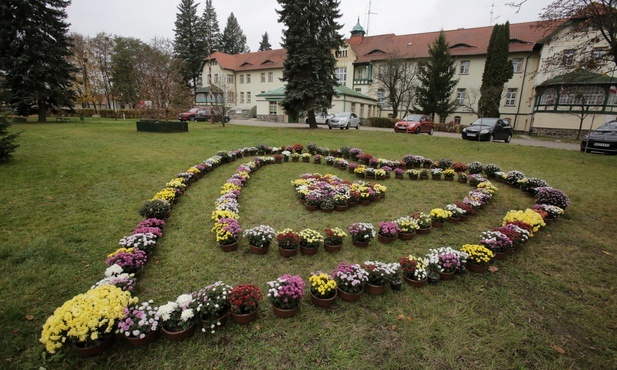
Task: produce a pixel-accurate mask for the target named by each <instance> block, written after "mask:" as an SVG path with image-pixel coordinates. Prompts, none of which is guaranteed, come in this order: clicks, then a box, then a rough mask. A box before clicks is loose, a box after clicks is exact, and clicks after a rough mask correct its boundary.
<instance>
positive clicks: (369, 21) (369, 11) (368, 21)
mask: <svg viewBox="0 0 617 370" xmlns="http://www.w3.org/2000/svg"><path fill="white" fill-rule="evenodd" d="M371 3H372V1H371V0H369V1H368V12H366V35H367V36H368V35H369V33H368V29H369V25H370V24H371V14H375V15H377V13H372V12H371Z"/></svg>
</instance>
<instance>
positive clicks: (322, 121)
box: [304, 112, 334, 125]
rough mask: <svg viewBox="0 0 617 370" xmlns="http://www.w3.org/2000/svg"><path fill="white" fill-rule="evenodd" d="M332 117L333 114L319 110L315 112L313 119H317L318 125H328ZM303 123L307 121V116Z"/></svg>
mask: <svg viewBox="0 0 617 370" xmlns="http://www.w3.org/2000/svg"><path fill="white" fill-rule="evenodd" d="M332 117H334V114H331V113H326V112H320V113H317V114H315V121H317V124H318V125H329V124H330V119H331V118H332ZM304 123H308V117H306V118H305V119H304Z"/></svg>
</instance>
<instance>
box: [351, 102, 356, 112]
mask: <svg viewBox="0 0 617 370" xmlns="http://www.w3.org/2000/svg"><path fill="white" fill-rule="evenodd" d="M355 112H356V103H351V113H355Z"/></svg>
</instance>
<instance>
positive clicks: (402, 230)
mask: <svg viewBox="0 0 617 370" xmlns="http://www.w3.org/2000/svg"><path fill="white" fill-rule="evenodd" d="M394 223H395V224H396V226H398V228H399V231H398V233H397V235H398V238H399V239H401V240H412V239H413V237H414V235H415V232H416V230H418V229H419V228H420V226H418V220H416V219H415V218H413V217H411V216H403V217H399V218H397V219H396V220H394Z"/></svg>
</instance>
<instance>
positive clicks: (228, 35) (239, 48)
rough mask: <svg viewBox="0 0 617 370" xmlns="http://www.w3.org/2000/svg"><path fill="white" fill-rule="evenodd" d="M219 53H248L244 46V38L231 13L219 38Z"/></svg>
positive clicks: (246, 47) (247, 48)
mask: <svg viewBox="0 0 617 370" xmlns="http://www.w3.org/2000/svg"><path fill="white" fill-rule="evenodd" d="M221 51H222V52H224V53H227V54H242V53H248V52H249V51H250V49H249V47H248V46H247V45H246V36H245V35H244V32H242V29H241V28H240V24H238V20H237V19H236V16H235V15H234V13H233V12H232V13H231V14H230V15H229V17H228V18H227V25H226V26H225V30H224V31H223V36H222V37H221Z"/></svg>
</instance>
